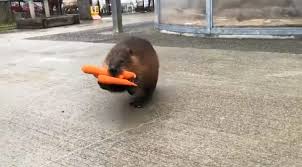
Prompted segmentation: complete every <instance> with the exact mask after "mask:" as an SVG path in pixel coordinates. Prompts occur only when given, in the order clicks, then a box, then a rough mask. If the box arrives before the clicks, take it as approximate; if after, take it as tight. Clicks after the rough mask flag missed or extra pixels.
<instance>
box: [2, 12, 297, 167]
mask: <svg viewBox="0 0 302 167" xmlns="http://www.w3.org/2000/svg"><path fill="white" fill-rule="evenodd" d="M131 17H135V16H128V18H129V20H131V19H132V18H131ZM147 17H148V18H149V19H143V18H144V17H143V16H141V17H140V18H142V19H141V21H151V19H152V17H150V15H147ZM126 19H127V18H126ZM133 20H135V19H133ZM133 20H131V21H129V22H126V23H127V24H128V23H134V22H135V21H133ZM109 24H110V22H108V25H109ZM82 26H83V25H82ZM93 26H96V25H91V24H87V25H86V26H83V27H86V28H78V26H70V29H71V30H70V31H72V32H75V33H77V32H78V31H90V30H91V31H96V30H94V28H95V27H93ZM98 26H99V27H97V28H102V27H104V26H100V25H98ZM77 29H78V30H77ZM68 31H69V30H68V29H66V28H62V27H60V28H53V29H47V30H35V31H30V32H27V31H26V32H25V31H22V32H16V33H10V34H1V35H0V52H1V54H0V68H1V70H0V148H1V150H0V151H1V152H0V166H1V167H2V166H4V167H7V166H18V167H19V166H20V167H24V166H26V167H27V166H33V167H36V166H45V167H60V166H72V167H85V166H282V167H294V166H297V167H299V166H302V53H301V52H300V49H301V46H302V45H301V40H294V41H290V40H283V41H282V40H268V41H266V42H265V43H262V45H265V46H261V48H262V49H259V50H257V47H256V49H255V48H254V49H249V47H248V45H249V44H251V43H257V41H255V42H253V40H241V41H240V42H239V41H238V43H245V42H246V43H245V44H242V45H241V47H242V50H240V48H241V47H240V46H237V45H236V44H234V45H236V47H233V49H232V48H229V47H227V45H225V48H223V46H220V47H219V48H216V47H215V44H213V47H212V48H200V47H195V45H194V44H188V43H191V42H192V41H190V40H184V39H187V38H185V37H179V40H181V39H182V38H184V39H182V40H183V41H184V43H186V42H187V43H186V44H184V45H183V46H178V45H172V44H171V45H168V44H169V43H170V42H163V43H160V44H159V43H156V42H154V43H155V44H158V45H155V48H156V51H157V52H158V55H159V58H160V78H159V83H158V87H157V91H156V92H155V96H154V99H153V100H152V102H151V103H150V104H148V105H147V106H146V107H145V108H143V109H133V108H131V107H130V106H129V105H128V102H129V96H128V95H127V94H111V93H108V92H105V91H103V90H101V89H100V88H99V87H98V85H97V84H96V81H95V79H94V77H92V76H89V75H86V74H83V73H82V72H81V70H80V69H81V66H82V65H83V64H96V65H97V64H100V63H101V62H102V60H103V59H104V57H105V55H106V53H108V51H109V50H110V48H111V47H112V46H113V44H114V43H111V42H112V41H114V40H112V39H113V38H112V39H111V40H108V41H107V42H100V43H98V42H93V41H92V42H87V41H86V42H81V39H80V40H78V41H74V40H69V41H68V40H67V41H66V40H65V41H62V40H51V39H46V38H49V37H55V36H58V34H59V35H60V33H63V34H66V32H68ZM44 35H45V38H44V39H42V38H43V36H44ZM49 35H53V36H49ZM70 35H73V34H72V33H71V34H70ZM34 37H35V38H34ZM36 37H39V38H40V37H41V39H36ZM25 38H31V39H25ZM171 38H172V37H171ZM173 38H174V37H173ZM177 38H178V37H177ZM180 38H181V39H180ZM117 39H118V38H116V40H117ZM194 40H196V41H198V39H195V38H194ZM199 40H205V39H199ZM207 40H209V41H211V40H210V39H207ZM216 40H217V39H216ZM110 41H111V42H110ZM232 41H234V40H224V42H225V43H228V42H229V43H232ZM261 41H262V40H258V42H261ZM282 42H283V43H284V45H282V44H281V43H282ZM277 43H278V44H279V48H274V46H272V45H274V44H277ZM289 43H295V44H293V45H297V46H299V44H300V48H299V47H296V48H291V50H290V51H289V50H287V49H286V48H287V45H288V44H289ZM190 45H191V46H192V47H189V46H190ZM208 46H210V45H208ZM236 48H237V49H236ZM265 48H267V49H265ZM272 48H273V49H272Z"/></svg>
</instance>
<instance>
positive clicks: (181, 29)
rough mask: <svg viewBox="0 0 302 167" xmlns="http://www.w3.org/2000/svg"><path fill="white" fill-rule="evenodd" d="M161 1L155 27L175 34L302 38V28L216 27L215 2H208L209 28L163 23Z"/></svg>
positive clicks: (207, 0) (158, 0) (208, 0)
mask: <svg viewBox="0 0 302 167" xmlns="http://www.w3.org/2000/svg"><path fill="white" fill-rule="evenodd" d="M160 1H161V0H156V4H157V5H156V8H157V11H156V12H155V14H156V15H157V16H156V17H157V18H158V23H155V27H156V28H158V29H159V30H166V31H171V32H175V33H180V34H182V33H189V34H193V35H207V36H210V35H214V36H217V35H250V36H302V27H215V25H214V22H213V0H206V20H207V26H205V27H198V26H184V25H172V24H162V23H161V12H160V11H161V9H160V8H161V6H160V5H161V4H160Z"/></svg>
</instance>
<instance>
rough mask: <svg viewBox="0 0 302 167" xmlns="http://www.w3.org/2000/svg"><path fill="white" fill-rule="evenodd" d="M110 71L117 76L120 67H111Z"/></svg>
mask: <svg viewBox="0 0 302 167" xmlns="http://www.w3.org/2000/svg"><path fill="white" fill-rule="evenodd" d="M109 73H110V74H111V76H116V75H117V74H118V69H116V68H109Z"/></svg>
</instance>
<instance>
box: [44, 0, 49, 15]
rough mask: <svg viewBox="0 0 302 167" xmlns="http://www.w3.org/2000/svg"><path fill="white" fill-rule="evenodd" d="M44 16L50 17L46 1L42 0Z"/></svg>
mask: <svg viewBox="0 0 302 167" xmlns="http://www.w3.org/2000/svg"><path fill="white" fill-rule="evenodd" d="M43 4H44V10H45V16H46V17H50V12H49V4H48V0H43Z"/></svg>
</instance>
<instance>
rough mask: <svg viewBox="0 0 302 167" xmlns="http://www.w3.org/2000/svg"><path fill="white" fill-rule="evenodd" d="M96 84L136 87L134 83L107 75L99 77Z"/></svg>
mask: <svg viewBox="0 0 302 167" xmlns="http://www.w3.org/2000/svg"><path fill="white" fill-rule="evenodd" d="M98 82H100V83H102V84H108V85H125V86H137V85H136V84H135V83H133V82H130V81H128V80H126V79H120V78H115V77H111V76H107V75H99V76H98Z"/></svg>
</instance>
